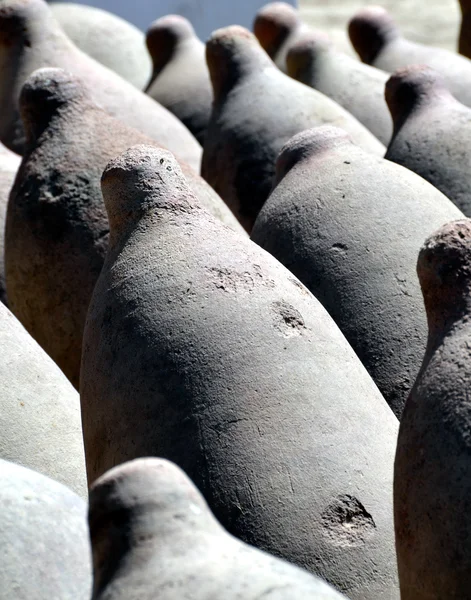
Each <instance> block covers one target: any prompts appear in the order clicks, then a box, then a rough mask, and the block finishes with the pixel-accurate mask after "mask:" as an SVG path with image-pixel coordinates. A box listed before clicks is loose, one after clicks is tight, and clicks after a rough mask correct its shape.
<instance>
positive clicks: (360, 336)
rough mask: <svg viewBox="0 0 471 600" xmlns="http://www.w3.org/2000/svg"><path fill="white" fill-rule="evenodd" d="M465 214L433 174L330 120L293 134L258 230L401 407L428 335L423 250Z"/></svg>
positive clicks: (264, 244)
mask: <svg viewBox="0 0 471 600" xmlns="http://www.w3.org/2000/svg"><path fill="white" fill-rule="evenodd" d="M460 216H462V213H460V211H459V210H458V209H457V208H456V207H455V206H454V205H453V204H452V203H451V202H450V201H449V200H448V199H447V198H445V196H443V195H442V194H441V193H440V192H439V191H438V190H436V189H435V188H434V187H432V186H431V185H430V184H428V183H427V182H426V181H424V180H423V179H421V178H420V177H418V176H417V175H415V174H414V173H411V172H410V171H408V170H407V169H404V168H401V167H399V166H397V165H394V164H393V163H390V162H389V161H386V160H383V159H381V158H377V157H375V156H372V155H371V154H368V153H367V152H364V151H363V150H362V149H361V148H359V147H358V146H357V145H355V144H353V143H352V142H351V139H350V138H349V137H348V135H347V134H346V133H345V132H344V131H342V130H341V129H337V128H334V127H327V126H325V127H319V128H316V129H312V130H308V131H305V132H303V133H300V134H298V135H297V136H295V137H294V138H293V139H291V140H290V141H289V142H288V143H287V144H286V146H285V147H284V149H283V150H282V152H281V153H280V156H279V158H278V163H277V186H276V187H275V189H274V190H273V192H272V194H271V196H270V197H269V199H268V200H267V202H266V203H265V206H264V207H263V208H262V210H261V212H260V215H259V216H258V219H257V221H256V223H255V226H254V229H253V231H252V239H253V240H254V241H255V242H257V243H258V244H260V245H261V246H262V248H264V249H265V250H267V251H268V252H270V253H271V254H273V256H275V257H276V258H277V259H278V260H279V261H281V262H282V263H283V264H284V265H285V266H286V267H288V268H289V269H290V270H291V271H292V272H293V273H294V275H296V277H299V279H300V280H301V281H302V282H303V283H304V284H305V285H306V286H307V287H308V288H309V290H310V291H311V292H312V293H313V294H314V295H315V296H316V297H317V298H318V299H319V300H320V301H321V302H322V303H323V305H324V306H325V308H326V309H327V310H328V311H329V313H330V315H331V316H332V317H333V319H334V320H335V321H336V323H337V325H338V326H339V327H340V329H341V330H342V331H343V333H344V334H345V336H346V338H347V340H348V341H349V342H350V344H351V345H352V347H353V349H354V350H355V352H356V353H357V354H358V356H359V358H360V359H361V360H362V362H363V364H364V365H365V367H366V368H367V370H368V372H369V373H370V375H371V376H372V378H373V379H374V380H375V382H376V384H377V385H378V387H379V389H380V390H381V392H382V393H383V395H384V397H385V398H386V400H387V402H388V403H389V405H390V407H391V408H392V410H393V411H394V413H395V414H396V415H397V416H398V417H400V416H401V413H402V408H403V406H404V402H405V400H406V398H407V395H408V393H409V391H410V389H411V387H412V385H413V383H414V380H415V377H416V376H417V373H418V371H419V368H420V364H421V361H422V356H423V351H424V348H425V343H426V340H427V327H426V320H425V313H424V310H423V304H422V296H421V292H420V287H419V285H418V282H417V280H416V276H415V260H416V256H417V252H418V251H419V248H420V246H421V244H422V242H423V240H424V238H425V237H426V236H427V235H430V233H431V232H432V231H434V230H435V229H436V228H437V227H439V226H440V225H442V224H443V223H446V222H447V221H449V220H450V219H455V218H460Z"/></svg>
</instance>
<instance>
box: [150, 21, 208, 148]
mask: <svg viewBox="0 0 471 600" xmlns="http://www.w3.org/2000/svg"><path fill="white" fill-rule="evenodd" d="M147 47H148V49H149V53H150V55H151V57H152V62H153V73H152V78H151V80H150V83H149V86H148V87H147V90H146V93H147V94H149V96H151V97H152V98H154V100H157V102H160V104H162V106H165V108H168V110H170V111H171V112H172V113H173V114H174V115H175V116H177V117H178V118H179V119H180V121H182V122H183V123H184V124H185V125H186V126H187V127H188V129H189V130H190V131H191V133H192V134H193V135H194V136H195V137H196V139H197V140H198V141H199V142H200V144H203V143H204V139H205V137H206V129H207V128H208V122H209V118H210V116H211V108H212V103H213V90H212V87H211V80H210V79H209V71H208V66H207V64H206V57H205V46H204V44H203V42H202V41H201V40H200V39H199V38H198V37H197V36H196V33H195V31H194V29H193V27H192V25H191V23H190V22H189V21H188V20H187V19H185V18H184V17H180V16H178V15H168V16H166V17H162V18H161V19H158V20H157V21H154V23H152V25H151V27H150V28H149V30H148V32H147Z"/></svg>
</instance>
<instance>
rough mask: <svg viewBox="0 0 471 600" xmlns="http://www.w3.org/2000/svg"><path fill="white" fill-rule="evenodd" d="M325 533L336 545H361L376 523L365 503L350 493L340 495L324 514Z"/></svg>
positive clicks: (372, 531) (370, 534)
mask: <svg viewBox="0 0 471 600" xmlns="http://www.w3.org/2000/svg"><path fill="white" fill-rule="evenodd" d="M322 522H323V525H324V533H325V535H326V536H327V537H328V538H329V540H330V541H331V543H332V544H333V545H335V546H344V547H345V546H360V545H362V544H364V543H365V542H366V540H367V539H368V538H369V537H371V536H372V535H373V534H374V531H375V529H376V524H375V522H374V520H373V517H372V516H371V515H370V514H369V512H368V511H367V510H366V509H365V507H364V506H363V504H362V503H361V502H360V501H359V500H357V499H356V498H354V497H353V496H349V495H348V494H345V495H342V496H338V497H337V498H335V500H334V501H333V502H332V503H331V504H329V506H328V507H327V508H326V509H325V511H324V512H323V514H322Z"/></svg>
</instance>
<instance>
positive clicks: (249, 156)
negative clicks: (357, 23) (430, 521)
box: [201, 26, 384, 231]
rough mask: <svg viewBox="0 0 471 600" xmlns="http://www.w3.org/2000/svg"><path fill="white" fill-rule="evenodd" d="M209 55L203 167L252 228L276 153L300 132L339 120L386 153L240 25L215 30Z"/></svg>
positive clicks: (363, 143)
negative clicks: (208, 114)
mask: <svg viewBox="0 0 471 600" xmlns="http://www.w3.org/2000/svg"><path fill="white" fill-rule="evenodd" d="M206 57H207V61H208V66H209V72H210V75H211V80H212V84H213V91H214V106H213V112H212V115H211V120H210V123H209V127H208V133H207V136H206V141H205V145H204V153H203V163H202V171H201V172H202V175H203V177H204V178H205V179H206V180H207V181H208V182H209V183H210V184H211V185H212V186H213V188H214V189H215V190H216V191H217V192H218V194H219V195H220V196H221V197H222V198H224V200H225V201H226V202H227V204H228V205H229V207H230V208H231V209H232V211H233V212H234V214H235V215H236V216H237V217H238V219H239V221H240V222H241V223H242V224H243V225H244V227H245V228H246V230H247V231H250V230H251V229H252V226H253V223H254V221H255V219H256V217H257V214H258V212H259V211H260V209H261V207H262V206H263V203H264V202H265V200H266V199H267V197H268V195H269V193H270V190H271V186H272V181H273V177H274V175H275V162H276V157H277V155H278V153H279V151H280V150H281V148H282V146H283V144H284V143H285V142H287V141H288V140H289V138H291V137H292V136H293V135H295V134H296V133H299V132H300V131H303V130H304V129H307V128H308V127H313V126H315V125H322V124H325V123H335V124H336V125H338V126H340V127H343V128H344V129H345V130H347V131H349V132H350V133H351V135H352V136H353V138H354V139H355V141H356V142H357V143H358V144H360V145H361V146H362V147H363V148H364V149H365V150H367V151H369V152H372V153H376V154H379V155H383V154H384V146H383V145H382V144H381V143H380V142H379V140H377V139H376V138H375V137H374V136H373V135H372V134H371V133H370V132H369V131H368V130H367V129H366V127H364V126H363V125H361V124H360V123H359V122H358V121H357V120H356V119H355V117H353V116H352V115H351V114H350V113H348V112H347V111H346V110H345V109H344V108H342V107H341V106H339V105H338V104H337V103H336V102H334V101H333V100H331V99H330V98H327V96H324V95H323V94H320V93H319V92H317V91H316V90H313V89H312V88H309V87H308V86H306V85H303V84H302V83H299V82H298V81H295V80H294V79H292V78H291V77H288V75H285V74H284V73H281V71H280V70H279V69H277V68H276V67H275V65H274V64H273V62H272V61H271V60H270V58H269V56H268V55H267V54H266V52H265V51H264V50H263V49H262V47H261V46H260V44H259V43H258V42H257V39H256V38H255V37H254V36H253V35H252V34H251V33H250V32H249V31H247V30H246V29H244V28H243V27H238V26H233V27H227V28H225V29H219V30H218V31H216V32H214V33H213V35H212V36H211V38H210V39H209V41H208V43H207V46H206Z"/></svg>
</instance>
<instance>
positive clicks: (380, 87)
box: [287, 31, 392, 145]
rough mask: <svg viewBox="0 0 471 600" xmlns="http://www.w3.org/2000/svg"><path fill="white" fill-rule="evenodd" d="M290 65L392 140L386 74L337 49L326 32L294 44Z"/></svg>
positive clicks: (300, 77) (385, 141)
mask: <svg viewBox="0 0 471 600" xmlns="http://www.w3.org/2000/svg"><path fill="white" fill-rule="evenodd" d="M287 68H288V75H290V76H291V77H294V79H297V80H298V81H301V82H302V83H305V84H306V85H309V86H310V87H312V88H314V89H315V90H317V91H318V92H322V93H323V94H325V95H326V96H328V97H329V98H332V100H335V102H337V103H338V104H340V106H343V107H344V108H345V109H346V110H348V111H349V112H350V113H351V114H352V115H353V116H354V117H356V118H357V119H358V120H359V121H360V123H362V124H363V125H364V126H365V127H367V128H368V129H369V130H370V131H371V132H372V133H373V134H374V135H375V136H376V137H377V138H378V139H379V140H380V141H381V142H383V144H386V145H387V144H388V143H389V141H390V139H391V134H392V122H391V116H390V114H389V111H388V107H387V105H386V102H385V100H384V86H385V85H386V82H387V80H388V75H387V74H386V73H384V72H383V71H380V70H379V69H375V68H374V67H370V66H369V65H364V64H363V63H360V62H358V61H357V60H355V59H353V58H350V56H347V55H346V54H343V53H342V52H337V51H336V50H335V48H334V46H333V44H332V42H331V41H330V40H329V38H328V37H327V36H326V35H325V34H323V33H322V32H315V31H312V32H310V33H306V34H305V35H303V36H302V38H301V39H300V40H299V41H298V42H296V43H294V44H293V45H292V47H291V49H290V51H289V53H288V58H287Z"/></svg>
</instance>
